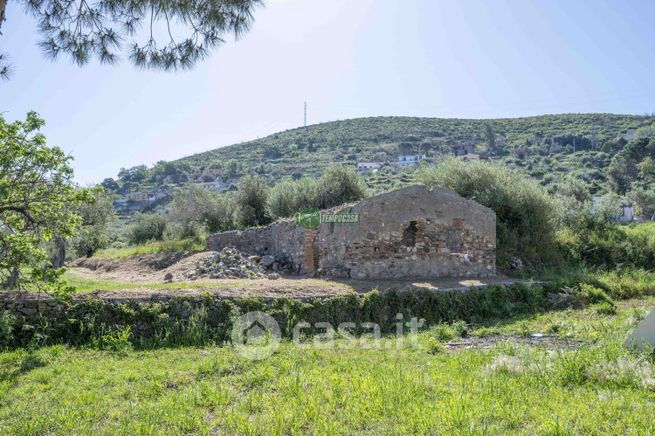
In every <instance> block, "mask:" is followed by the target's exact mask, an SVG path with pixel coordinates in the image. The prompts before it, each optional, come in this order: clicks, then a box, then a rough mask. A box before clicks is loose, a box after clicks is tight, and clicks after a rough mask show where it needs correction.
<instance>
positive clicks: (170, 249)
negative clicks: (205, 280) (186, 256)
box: [94, 239, 207, 259]
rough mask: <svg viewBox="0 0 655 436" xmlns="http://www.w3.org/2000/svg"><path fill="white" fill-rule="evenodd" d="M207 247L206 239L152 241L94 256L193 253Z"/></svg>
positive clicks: (120, 256) (102, 251) (102, 252)
mask: <svg viewBox="0 0 655 436" xmlns="http://www.w3.org/2000/svg"><path fill="white" fill-rule="evenodd" d="M206 249H207V243H206V241H198V240H197V239H182V240H172V241H151V242H148V243H146V244H143V245H135V246H128V247H124V248H106V249H104V250H99V251H98V252H97V253H96V254H95V255H94V257H97V258H99V259H122V258H126V257H132V256H137V255H140V254H152V253H175V252H178V253H191V252H195V251H203V250H206Z"/></svg>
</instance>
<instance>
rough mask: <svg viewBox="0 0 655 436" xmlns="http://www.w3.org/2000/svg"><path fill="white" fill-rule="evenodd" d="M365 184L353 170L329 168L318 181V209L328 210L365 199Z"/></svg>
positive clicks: (336, 167)
mask: <svg viewBox="0 0 655 436" xmlns="http://www.w3.org/2000/svg"><path fill="white" fill-rule="evenodd" d="M366 192H367V189H366V183H365V182H364V179H363V178H362V176H361V175H360V174H358V173H357V171H355V170H354V169H353V168H350V167H346V166H341V165H337V166H331V167H328V169H327V170H325V172H324V173H323V175H321V178H320V179H319V180H318V207H319V208H320V209H329V208H331V207H334V206H339V205H341V204H344V203H350V202H353V201H358V200H361V199H362V198H364V197H366Z"/></svg>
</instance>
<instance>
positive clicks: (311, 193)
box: [268, 177, 319, 218]
mask: <svg viewBox="0 0 655 436" xmlns="http://www.w3.org/2000/svg"><path fill="white" fill-rule="evenodd" d="M318 207H319V201H318V182H317V181H316V180H314V179H310V178H307V177H305V178H302V179H299V180H289V179H287V180H283V181H282V182H280V183H278V184H277V185H275V186H274V187H273V188H272V189H271V193H270V195H269V197H268V210H269V212H270V215H271V216H272V217H273V218H285V217H291V216H293V215H295V214H296V213H298V212H303V211H305V210H307V209H318Z"/></svg>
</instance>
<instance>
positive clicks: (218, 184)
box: [199, 179, 230, 192]
mask: <svg viewBox="0 0 655 436" xmlns="http://www.w3.org/2000/svg"><path fill="white" fill-rule="evenodd" d="M199 184H200V185H202V186H204V187H205V189H206V190H208V191H221V192H225V191H227V190H229V189H230V184H229V183H225V182H223V181H222V180H219V179H217V180H214V181H211V182H203V183H199Z"/></svg>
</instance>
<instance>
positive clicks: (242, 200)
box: [236, 176, 270, 227]
mask: <svg viewBox="0 0 655 436" xmlns="http://www.w3.org/2000/svg"><path fill="white" fill-rule="evenodd" d="M267 200H268V186H267V185H266V183H265V182H264V181H263V180H262V179H261V178H259V177H252V176H250V177H246V179H245V180H244V182H243V183H242V184H241V186H239V190H238V191H237V194H236V208H237V221H238V224H239V225H240V226H241V227H252V226H260V225H263V224H268V223H269V222H270V218H269V216H268V213H267V210H266V202H267Z"/></svg>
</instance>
